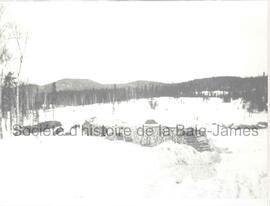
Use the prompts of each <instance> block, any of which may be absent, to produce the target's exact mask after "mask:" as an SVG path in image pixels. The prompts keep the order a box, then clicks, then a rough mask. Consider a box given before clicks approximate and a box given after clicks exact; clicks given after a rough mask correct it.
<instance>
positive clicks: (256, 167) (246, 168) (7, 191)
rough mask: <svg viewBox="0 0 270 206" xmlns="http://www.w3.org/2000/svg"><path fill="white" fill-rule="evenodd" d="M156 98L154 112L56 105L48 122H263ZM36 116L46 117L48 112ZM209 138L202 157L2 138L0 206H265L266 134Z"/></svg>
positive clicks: (228, 108) (172, 150)
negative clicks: (209, 148) (210, 145)
mask: <svg viewBox="0 0 270 206" xmlns="http://www.w3.org/2000/svg"><path fill="white" fill-rule="evenodd" d="M156 101H157V102H158V106H157V107H156V108H155V109H151V108H150V107H149V105H148V100H138V102H135V101H134V102H129V103H121V104H119V105H115V108H114V109H113V108H112V107H113V106H112V105H109V104H105V105H90V106H86V107H68V108H59V109H56V111H54V114H53V118H54V119H56V120H59V121H61V122H63V124H64V126H65V127H69V126H71V125H73V124H74V123H81V122H83V121H84V120H88V119H90V118H92V117H96V118H95V119H96V121H97V122H103V123H104V122H105V121H106V123H107V124H109V123H110V122H113V123H112V124H115V123H119V122H120V121H121V122H122V123H124V122H125V123H126V124H128V125H131V124H142V123H144V121H145V120H146V119H150V118H151V119H155V120H156V121H157V122H158V123H164V122H165V121H166V123H168V124H169V123H171V124H176V123H179V122H180V123H182V124H183V123H186V124H188V123H189V124H190V125H193V124H195V123H197V124H204V125H206V126H208V127H209V128H210V127H214V126H213V124H212V123H223V124H229V123H242V124H248V123H255V122H258V121H266V114H265V113H260V114H256V113H255V114H248V113H247V112H245V110H243V109H242V107H241V104H240V102H238V101H235V102H232V103H229V104H224V103H222V102H221V101H220V102H219V99H213V100H210V102H208V104H207V103H204V102H202V100H200V99H182V100H181V99H168V98H160V99H156ZM212 101H213V102H212ZM191 105H192V107H191ZM188 108H189V110H187V109H188ZM226 113H229V115H225V114H226ZM232 114H233V115H232ZM42 115H43V116H42ZM42 115H41V118H43V119H44V120H48V119H52V116H51V115H52V112H51V111H50V112H47V113H46V114H42ZM106 118H107V119H106ZM162 121H163V122H162ZM208 138H209V139H210V140H211V141H212V143H213V145H215V148H216V149H215V151H213V152H202V153H200V152H198V151H196V150H195V149H193V148H192V147H190V146H187V145H180V144H175V143H173V142H165V143H162V144H160V145H158V146H156V147H142V146H140V145H137V144H133V143H127V142H124V141H109V140H107V139H104V138H102V137H92V136H62V137H59V136H49V137H45V136H42V137H34V136H28V137H22V136H19V137H5V139H4V140H2V141H0V165H1V166H0V205H1V206H2V205H5V206H6V205H28V206H30V205H35V206H36V205H72V206H73V205H74V206H75V205H109V206H121V205H123V206H129V205H155V206H156V205H182V204H183V205H204V204H205V205H238V206H239V205H240V206H248V205H254V206H255V205H256V206H264V205H266V191H267V178H268V177H267V164H266V161H267V159H266V158H267V157H266V155H267V130H266V129H262V130H259V134H258V136H239V135H238V136H214V135H212V134H209V135H208ZM195 198H199V200H195ZM222 201H223V202H222Z"/></svg>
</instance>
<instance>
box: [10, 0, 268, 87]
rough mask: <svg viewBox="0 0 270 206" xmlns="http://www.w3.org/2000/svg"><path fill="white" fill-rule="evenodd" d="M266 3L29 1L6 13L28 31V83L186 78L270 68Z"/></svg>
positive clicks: (251, 73)
mask: <svg viewBox="0 0 270 206" xmlns="http://www.w3.org/2000/svg"><path fill="white" fill-rule="evenodd" d="M266 4H267V3H266V1H258V2H255V1H246V2H241V1H237V2H213V1H206V2H79V3H78V2H77V3H76V2H57V3H52V2H43V3H42V2H41V3H26V2H24V3H13V4H10V5H9V7H8V12H9V13H10V15H11V16H12V18H14V19H16V21H17V22H19V23H20V24H21V26H23V27H24V28H25V29H27V30H28V32H29V39H28V44H27V47H26V57H25V61H24V63H23V68H22V76H23V78H24V79H28V81H29V82H32V83H38V84H45V83H49V82H52V81H56V80H59V79H62V78H87V79H91V80H94V81H98V82H100V83H123V82H129V81H134V80H153V81H162V82H181V81H186V80H191V79H194V78H203V77H211V76H221V75H230V76H232V75H235V76H254V75H258V74H262V73H263V72H264V71H265V72H266V71H267V69H266V68H267V66H266V65H267V59H266V56H267V54H266V50H267V24H266V21H267V17H266V15H267V6H266Z"/></svg>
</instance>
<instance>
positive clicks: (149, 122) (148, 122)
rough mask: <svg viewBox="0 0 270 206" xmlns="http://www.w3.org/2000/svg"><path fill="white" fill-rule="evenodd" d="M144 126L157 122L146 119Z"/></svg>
mask: <svg viewBox="0 0 270 206" xmlns="http://www.w3.org/2000/svg"><path fill="white" fill-rule="evenodd" d="M145 124H157V122H156V121H155V120H154V119H148V120H146V121H145Z"/></svg>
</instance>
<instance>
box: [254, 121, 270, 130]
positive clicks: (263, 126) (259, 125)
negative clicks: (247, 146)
mask: <svg viewBox="0 0 270 206" xmlns="http://www.w3.org/2000/svg"><path fill="white" fill-rule="evenodd" d="M256 126H257V127H258V128H259V129H266V128H267V127H268V123H267V122H258V123H257V125H256Z"/></svg>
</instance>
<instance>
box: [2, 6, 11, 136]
mask: <svg viewBox="0 0 270 206" xmlns="http://www.w3.org/2000/svg"><path fill="white" fill-rule="evenodd" d="M4 12H5V7H4V5H2V4H0V139H2V138H3V128H2V118H3V116H2V114H3V112H2V88H3V76H4V69H5V68H6V67H7V62H8V61H9V60H10V54H9V52H8V49H7V47H6V44H7V41H6V35H5V34H6V29H7V28H8V24H6V23H5V22H4V20H3V16H4Z"/></svg>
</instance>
